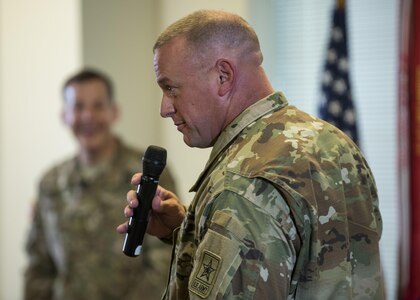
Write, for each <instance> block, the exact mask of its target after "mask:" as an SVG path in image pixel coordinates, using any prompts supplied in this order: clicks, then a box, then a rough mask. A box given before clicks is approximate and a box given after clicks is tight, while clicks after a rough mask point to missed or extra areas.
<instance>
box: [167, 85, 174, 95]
mask: <svg viewBox="0 0 420 300" xmlns="http://www.w3.org/2000/svg"><path fill="white" fill-rule="evenodd" d="M165 89H166V90H167V91H168V93H169V95H171V96H173V95H174V93H175V88H174V87H172V86H169V85H167V86H165Z"/></svg>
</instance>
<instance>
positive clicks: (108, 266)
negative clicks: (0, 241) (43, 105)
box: [25, 142, 174, 300]
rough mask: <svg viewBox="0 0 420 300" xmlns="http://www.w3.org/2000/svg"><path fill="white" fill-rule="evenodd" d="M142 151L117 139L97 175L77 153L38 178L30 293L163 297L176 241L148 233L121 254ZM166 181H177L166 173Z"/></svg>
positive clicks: (76, 298)
mask: <svg viewBox="0 0 420 300" xmlns="http://www.w3.org/2000/svg"><path fill="white" fill-rule="evenodd" d="M142 156H143V153H141V152H139V151H137V150H133V149H130V148H128V147H126V146H125V145H123V144H122V143H121V142H119V146H118V150H117V151H116V153H115V155H114V156H113V158H112V159H111V161H109V162H108V163H107V164H106V165H105V166H104V167H103V169H102V170H100V171H99V172H98V174H96V176H95V177H94V178H90V179H89V178H88V179H87V178H86V176H84V175H83V174H84V173H83V172H82V167H81V165H80V163H79V160H78V159H77V158H73V159H70V160H67V161H65V162H64V163H61V164H60V165H58V166H56V167H54V168H53V169H51V170H50V171H49V172H47V174H46V175H45V176H44V177H43V179H42V180H41V183H40V189H39V195H38V202H37V204H36V207H35V211H34V221H33V224H32V227H31V230H30V233H29V237H28V241H27V246H26V248H27V252H28V254H29V266H28V268H27V270H26V272H25V299H27V300H38V299H39V300H48V299H55V300H58V299H59V300H64V299H72V300H83V299H89V300H95V299H96V300H107V299H125V300H127V299H147V300H149V299H160V298H161V296H162V294H163V292H164V289H165V286H166V283H167V276H168V269H169V267H168V266H169V263H170V256H171V254H170V253H171V247H170V246H168V245H165V244H164V243H162V242H161V241H159V240H158V239H156V238H154V237H146V240H145V243H144V247H143V251H142V254H141V256H139V257H138V258H130V257H127V256H125V255H124V254H123V253H122V244H123V236H121V235H119V234H118V233H117V232H116V231H115V228H116V226H117V225H118V224H120V223H121V213H122V210H123V208H124V206H125V205H126V201H125V198H126V194H127V191H128V190H129V189H132V188H133V186H131V185H130V180H131V177H132V175H133V174H134V173H135V172H138V171H140V170H141V158H142ZM161 183H162V184H164V185H165V186H168V188H174V182H173V180H172V178H171V177H170V175H169V173H168V172H164V173H163V174H162V176H161Z"/></svg>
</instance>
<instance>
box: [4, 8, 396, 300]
mask: <svg viewBox="0 0 420 300" xmlns="http://www.w3.org/2000/svg"><path fill="white" fill-rule="evenodd" d="M334 3H335V2H334V1H333V0H315V1H314V0H294V1H284V0H259V1H252V0H229V1H224V0H179V1H172V0H142V1H138V0H124V1H114V0H85V1H81V0H68V1H57V0H38V1H35V2H34V1H29V0H0V300H18V299H21V297H22V282H23V270H24V267H25V265H26V257H25V253H24V241H25V237H26V234H27V231H28V226H29V221H30V217H31V216H30V214H31V204H32V202H33V200H34V199H35V196H36V189H37V184H38V180H39V179H40V176H41V174H42V173H43V172H44V171H45V170H46V169H47V168H48V167H50V166H51V165H52V164H54V163H57V162H59V161H61V160H63V159H64V158H65V157H68V156H69V155H71V154H72V153H73V152H74V151H75V144H74V142H73V140H72V137H71V135H70V133H69V132H68V131H67V129H66V128H65V127H64V126H63V124H62V123H61V120H60V109H61V104H62V98H61V94H60V89H61V86H62V83H63V80H64V79H65V78H67V76H68V75H70V74H72V73H74V72H75V71H77V70H79V69H80V68H81V67H82V66H93V67H98V68H99V69H101V70H104V71H105V72H107V73H108V74H110V76H111V77H112V78H113V79H114V82H115V86H116V94H117V101H118V103H119V105H120V107H121V111H122V114H121V118H120V121H119V123H118V124H117V131H118V133H120V134H121V135H122V137H123V138H124V139H125V140H126V141H127V142H128V143H130V144H132V145H135V146H139V147H142V148H145V147H147V146H148V145H150V144H156V145H160V146H163V147H165V148H166V149H167V150H168V164H169V165H170V167H171V168H172V171H173V173H174V174H175V177H176V180H177V184H178V189H179V191H180V196H181V198H183V199H184V200H185V201H186V202H188V201H190V200H191V199H192V196H193V195H192V194H190V193H188V190H189V187H190V186H191V185H192V184H193V183H194V180H195V178H196V177H197V176H198V174H199V173H200V171H201V169H202V168H203V166H204V164H205V162H206V159H207V157H208V155H209V153H210V152H209V150H208V149H190V148H188V147H187V146H186V145H184V144H183V141H182V136H181V134H180V133H179V132H178V131H176V129H175V128H174V126H173V124H172V121H171V120H163V119H161V118H160V116H159V104H160V96H161V92H160V90H159V89H158V87H157V85H156V84H155V81H154V72H153V63H152V59H153V54H152V46H153V43H154V41H155V38H156V37H157V35H158V34H159V32H160V31H161V30H162V29H163V28H164V27H166V26H167V25H169V24H170V23H171V22H173V21H175V20H176V19H178V18H180V17H182V16H184V15H186V14H187V13H189V12H192V11H194V10H196V9H200V8H210V9H224V10H227V11H232V12H236V13H238V14H240V15H241V16H243V17H244V18H245V19H247V20H248V21H249V22H250V23H251V25H252V26H253V27H254V28H255V29H256V31H257V33H258V34H259V37H260V41H261V44H262V49H263V53H264V55H265V61H264V66H265V68H266V70H267V72H268V74H269V76H270V78H271V80H272V82H273V84H274V86H275V88H276V89H278V90H282V91H284V93H285V94H286V96H287V98H288V99H289V101H290V103H291V104H294V105H296V106H298V107H300V108H301V109H303V110H306V111H308V112H310V113H312V114H316V113H317V107H318V105H319V100H320V87H321V83H322V78H321V77H322V76H321V75H322V68H323V64H324V60H325V55H326V47H327V42H328V36H329V33H330V21H331V18H330V14H331V11H332V8H333V5H334ZM347 14H348V31H349V41H348V42H349V52H350V76H351V80H352V93H353V96H354V101H355V105H356V108H357V118H358V125H359V129H360V133H359V134H360V146H361V148H362V150H363V152H364V153H365V155H366V157H367V160H368V162H369V163H370V165H371V168H372V170H373V173H374V174H375V177H376V181H377V185H378V189H379V198H380V208H381V210H382V214H383V220H384V233H383V238H382V241H381V251H382V258H383V268H384V274H385V279H386V287H387V293H388V296H389V299H396V288H397V281H398V274H397V273H398V271H397V243H398V240H397V229H398V222H399V220H398V212H399V209H398V200H397V198H398V197H397V181H398V180H397V179H398V178H397V153H396V149H397V103H398V100H397V99H398V97H397V85H398V82H397V71H398V39H399V37H398V36H399V35H398V22H399V20H398V16H399V2H398V1H397V0H367V1H357V0H349V1H347ZM139 159H140V158H139ZM124 206H125V195H121V221H123V214H122V209H123V207H124ZM115 225H117V224H115ZM115 234H117V233H115ZM121 255H123V254H121Z"/></svg>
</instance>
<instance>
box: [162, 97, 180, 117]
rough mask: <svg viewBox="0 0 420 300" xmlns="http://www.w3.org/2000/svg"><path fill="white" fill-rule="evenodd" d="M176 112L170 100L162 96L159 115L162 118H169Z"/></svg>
mask: <svg viewBox="0 0 420 300" xmlns="http://www.w3.org/2000/svg"><path fill="white" fill-rule="evenodd" d="M175 112H176V110H175V107H174V105H173V102H172V99H171V98H170V97H167V96H165V94H163V96H162V100H161V103H160V115H161V117H162V118H170V117H172V116H173V115H174V114H175Z"/></svg>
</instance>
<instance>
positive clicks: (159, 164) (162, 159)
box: [122, 146, 166, 257]
mask: <svg viewBox="0 0 420 300" xmlns="http://www.w3.org/2000/svg"><path fill="white" fill-rule="evenodd" d="M165 165H166V150H165V149H163V148H161V147H158V146H149V147H148V148H147V150H146V152H145V154H144V157H143V176H142V177H141V181H140V184H139V185H138V186H137V200H138V201H139V205H138V206H137V207H136V208H134V209H133V216H132V217H131V218H130V220H129V222H128V229H127V233H126V234H125V240H124V245H123V249H122V250H123V252H124V254H125V255H127V256H131V257H136V256H138V255H139V254H140V253H141V248H142V245H143V238H144V235H145V233H146V228H147V223H148V218H149V213H150V210H151V208H152V200H153V197H154V196H155V193H156V189H157V186H158V183H159V176H160V174H161V173H162V171H163V169H164V168H165Z"/></svg>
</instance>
